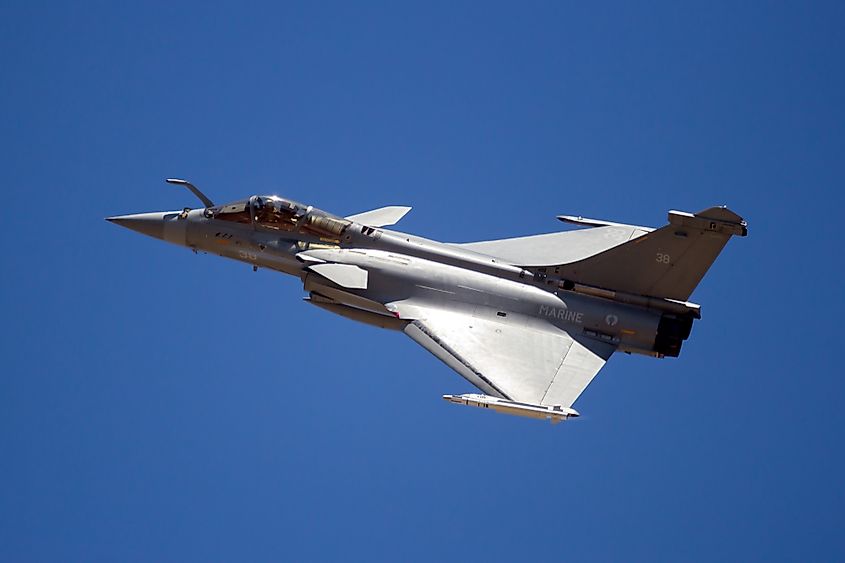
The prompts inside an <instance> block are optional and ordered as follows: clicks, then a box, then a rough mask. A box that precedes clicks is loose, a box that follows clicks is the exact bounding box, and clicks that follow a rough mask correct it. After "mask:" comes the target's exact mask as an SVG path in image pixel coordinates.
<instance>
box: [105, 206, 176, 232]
mask: <svg viewBox="0 0 845 563" xmlns="http://www.w3.org/2000/svg"><path fill="white" fill-rule="evenodd" d="M165 215H171V213H161V212H156V213H136V214H134V215H117V216H115V217H106V221H110V222H112V223H115V224H116V225H120V226H121V227H126V228H127V229H132V230H133V231H138V232H139V233H141V234H145V235H147V236H151V237H153V238H158V239H163V238H164V222H165V220H166V219H165Z"/></svg>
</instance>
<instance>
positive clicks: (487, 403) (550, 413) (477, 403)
mask: <svg viewBox="0 0 845 563" xmlns="http://www.w3.org/2000/svg"><path fill="white" fill-rule="evenodd" d="M443 400H444V401H448V402H450V403H454V404H456V405H467V406H470V407H479V408H483V409H493V410H494V411H496V412H499V413H502V414H510V415H514V416H524V417H526V418H539V419H549V420H551V421H552V424H556V423H558V422H562V421H564V420H566V419H568V418H570V417H576V416H580V415H579V414H578V411H576V410H575V409H572V408H568V407H562V406H560V405H534V404H531V403H522V402H517V401H510V400H508V399H500V398H498V397H491V396H490V395H481V394H478V393H465V394H463V395H443Z"/></svg>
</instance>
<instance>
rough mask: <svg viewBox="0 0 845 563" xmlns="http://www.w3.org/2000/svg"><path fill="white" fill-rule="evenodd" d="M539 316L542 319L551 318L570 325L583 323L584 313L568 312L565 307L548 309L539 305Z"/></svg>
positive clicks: (548, 307)
mask: <svg viewBox="0 0 845 563" xmlns="http://www.w3.org/2000/svg"><path fill="white" fill-rule="evenodd" d="M540 315H542V316H544V317H553V318H555V319H558V320H560V321H569V322H572V323H583V322H584V313H579V312H577V311H570V310H569V309H567V308H565V307H550V306H548V305H540Z"/></svg>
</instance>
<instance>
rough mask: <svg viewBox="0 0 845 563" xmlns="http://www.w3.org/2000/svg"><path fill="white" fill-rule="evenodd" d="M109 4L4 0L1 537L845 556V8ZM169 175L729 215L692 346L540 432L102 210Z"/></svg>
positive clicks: (603, 556) (542, 211)
mask: <svg viewBox="0 0 845 563" xmlns="http://www.w3.org/2000/svg"><path fill="white" fill-rule="evenodd" d="M118 4H119V3H113V2H101V3H81V4H77V3H66V2H45V3H36V2H5V3H3V4H2V6H0V86H2V87H1V88H0V131H2V135H0V155H2V156H1V157H0V159H2V166H0V189H2V194H3V218H2V222H0V225H2V226H0V229H2V237H0V245H2V246H1V247H0V248H2V255H3V261H2V292H0V307H1V308H0V310H2V318H3V322H2V328H0V330H2V338H0V351H1V352H2V357H3V359H4V362H3V367H2V368H0V373H2V376H0V560H3V561H14V562H19V561H192V560H193V561H278V560H296V561H305V560H362V561H363V560H365V561H377V560H384V561H397V560H405V561H412V560H417V561H432V560H434V561H467V560H481V559H484V560H487V561H527V560H544V561H556V560H564V559H567V560H574V561H654V560H665V561H712V560H714V559H715V560H735V561H755V560H756V561H778V560H785V561H823V560H834V559H843V558H845V540H843V535H842V534H843V531H842V524H843V518H845V514H843V505H844V504H845V492H843V478H842V475H843V474H845V462H844V461H845V460H843V456H845V453H843V443H845V432H844V431H843V428H844V427H845V414H843V407H842V402H843V394H845V373H843V369H842V362H841V357H842V356H841V354H840V353H839V349H840V348H841V346H842V318H843V267H842V245H843V235H842V227H841V223H842V219H841V215H842V213H843V208H845V205H843V204H845V197H843V191H842V188H843V176H844V175H843V157H845V110H843V102H844V101H845V72H843V70H845V60H843V59H845V39H843V37H845V36H843V27H845V8H843V4H842V3H841V2H831V3H815V2H793V3H782V2H765V3H739V4H738V3H734V2H730V3H706V4H707V6H703V5H702V3H700V2H696V3H687V4H684V3H677V2H666V3H649V4H648V5H647V6H642V7H634V6H633V5H632V3H629V2H621V3H602V4H601V5H599V6H596V7H592V6H587V5H586V4H589V3H586V4H584V3H581V4H576V5H569V4H564V3H562V2H550V3H533V2H530V3H525V2H522V3H518V2H514V3H512V4H494V3H481V2H478V3H459V2H442V3H441V2H436V3H420V4H417V5H404V4H403V5H401V6H400V5H398V4H397V3H394V2H384V3H375V4H370V3H346V2H345V3H340V4H332V3H319V4H317V3H302V4H291V5H282V4H281V3H275V2H273V3H266V4H252V3H231V4H224V3H217V2H215V3H209V2H198V3H194V4H187V3H185V4H181V5H179V6H174V5H173V3H171V2H162V3H158V4H152V3H135V4H131V3H130V4H128V5H127V7H118ZM130 5H131V7H128V6H130ZM168 176H181V177H186V178H189V179H191V180H193V181H194V182H196V183H197V184H198V185H199V186H201V187H202V188H203V189H204V190H206V191H207V192H208V194H209V195H211V196H212V197H213V198H214V199H216V200H220V201H226V200H233V199H238V198H240V197H244V196H248V195H250V194H252V193H261V192H276V193H279V194H283V195H287V196H289V197H292V198H294V199H297V200H301V201H304V202H307V203H310V204H313V205H316V206H318V207H321V208H323V209H327V210H330V211H333V212H335V213H338V214H350V213H354V212H359V211H363V210H366V209H370V208H373V207H377V206H380V205H387V204H401V205H412V206H414V210H413V211H412V212H411V214H410V215H408V216H407V217H406V218H405V219H404V220H403V221H402V223H401V227H403V228H404V229H405V230H408V231H410V232H414V233H416V234H420V235H424V236H429V237H432V238H437V239H440V240H454V241H459V240H460V241H467V240H479V239H487V238H502V237H507V236H516V235H525V234H531V233H537V232H548V231H553V230H556V229H560V228H562V226H561V224H560V223H558V222H557V221H555V219H554V217H555V215H557V214H562V213H569V214H581V215H584V216H589V217H602V218H607V219H610V220H616V221H623V222H632V223H637V224H651V225H660V224H662V223H663V222H664V221H665V217H666V211H667V210H668V209H681V210H687V211H696V210H699V209H703V208H705V207H708V206H711V205H714V204H729V205H730V206H731V207H732V208H733V209H735V210H736V211H737V212H739V213H740V214H742V215H744V216H745V217H746V218H747V220H748V222H749V225H750V236H749V237H748V238H746V239H736V240H733V241H732V242H731V244H730V245H729V246H728V248H727V249H726V251H725V252H724V253H723V255H722V256H721V258H720V259H719V260H718V261H717V263H716V264H715V266H714V267H713V269H712V270H711V272H710V274H709V275H708V277H707V278H705V281H704V283H703V284H702V285H701V286H700V287H699V289H698V290H697V292H696V293H695V295H694V296H693V298H694V300H696V301H697V302H700V303H701V304H702V305H703V317H704V318H703V319H702V320H701V321H700V322H698V323H697V324H696V326H695V328H694V329H693V336H692V338H691V340H690V341H688V342H687V343H686V345H685V347H684V349H683V352H682V354H681V357H680V358H678V359H666V360H660V361H658V360H653V359H649V358H644V357H629V356H619V357H614V358H613V359H612V360H611V361H610V362H609V363H608V365H607V367H606V369H605V370H604V371H603V372H602V373H601V374H600V376H599V377H598V378H597V379H596V380H595V382H594V383H593V385H592V386H591V387H590V388H589V389H588V390H587V392H586V393H585V394H584V395H583V396H582V398H581V400H580V401H579V402H578V404H577V407H578V409H579V410H580V411H581V412H582V413H583V417H582V418H581V419H579V420H577V421H574V422H572V423H567V424H563V425H559V426H554V427H553V426H551V425H549V424H544V423H538V422H536V421H531V420H525V419H519V418H512V417H506V416H501V415H495V414H492V413H488V412H483V411H478V410H474V409H467V408H460V407H457V406H454V405H449V404H447V403H445V402H443V401H442V400H441V399H440V396H441V395H442V394H443V393H456V392H466V391H470V390H471V388H470V387H469V385H468V384H467V383H466V382H464V381H463V380H462V379H461V378H460V377H458V376H457V375H455V374H454V373H452V372H451V371H450V370H449V369H448V368H446V367H445V366H443V365H442V364H440V363H439V362H438V361H437V360H436V359H435V358H433V357H431V356H429V355H428V354H427V353H426V352H425V351H424V350H422V349H421V348H418V347H417V346H416V345H415V344H414V343H413V342H411V341H410V340H408V339H406V338H405V337H404V336H403V335H401V334H398V333H391V332H387V331H381V330H379V329H375V328H371V327H368V326H364V325H357V324H354V323H352V322H351V321H347V320H345V319H342V318H339V317H333V316H331V315H330V314H329V313H326V312H324V311H322V310H318V309H315V308H313V307H311V306H309V305H308V304H306V303H304V302H303V301H302V299H301V298H302V296H303V295H304V293H303V291H302V288H301V285H300V284H299V282H298V281H297V280H296V279H294V278H287V277H284V276H282V275H279V274H273V273H270V272H264V271H259V272H258V273H252V272H251V270H250V268H249V267H248V266H246V265H243V264H238V263H235V262H227V261H224V260H222V259H219V258H212V257H208V256H195V255H193V254H192V253H190V252H189V251H187V250H186V249H183V248H177V247H174V246H169V245H166V244H164V243H161V242H158V241H154V240H152V239H149V238H145V237H142V236H140V235H137V234H135V233H132V232H130V231H127V230H123V229H119V228H117V227H115V226H114V225H110V224H108V223H106V222H105V221H103V217H105V216H107V215H113V214H120V213H129V212H139V211H152V210H162V209H173V208H177V209H178V208H181V207H183V206H186V205H194V204H195V203H196V202H195V200H194V199H193V198H192V197H191V196H190V194H188V193H187V192H185V191H183V190H180V189H178V188H175V187H173V186H169V185H166V184H164V183H163V179H164V178H165V177H168Z"/></svg>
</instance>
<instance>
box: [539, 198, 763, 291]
mask: <svg viewBox="0 0 845 563" xmlns="http://www.w3.org/2000/svg"><path fill="white" fill-rule="evenodd" d="M747 234H748V230H747V228H746V222H745V221H744V220H743V219H742V217H740V216H739V215H737V214H736V213H734V212H733V211H731V210H730V209H728V208H726V207H711V208H709V209H705V210H704V211H699V212H698V213H685V212H682V211H670V212H669V224H668V225H666V226H665V227H662V228H660V229H656V230H654V231H652V232H650V233H647V234H645V235H643V236H640V237H638V238H635V239H633V240H630V241H628V242H626V243H624V244H620V245H618V246H614V247H613V248H611V249H609V250H605V251H604V252H600V253H598V254H595V255H593V256H590V257H589V258H584V259H583V260H579V261H577V262H571V263H568V264H561V265H558V266H554V270H553V271H554V275H555V277H561V278H563V279H566V280H572V281H574V282H578V283H582V284H586V285H592V286H596V287H603V288H607V289H613V290H616V291H625V292H628V293H633V294H637V295H648V296H651V297H662V298H667V299H677V300H681V301H686V300H687V299H689V296H690V294H692V292H693V290H694V289H695V288H696V286H697V285H698V284H699V282H700V281H701V279H702V278H703V277H704V274H706V273H707V270H708V269H709V268H710V265H711V264H712V263H713V262H714V261H715V260H716V257H717V256H718V255H719V253H720V252H721V251H722V248H724V246H725V244H726V243H727V242H728V240H729V239H730V238H731V236H733V235H737V236H745V235H747ZM547 270H551V268H547ZM549 274H551V271H549Z"/></svg>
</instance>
